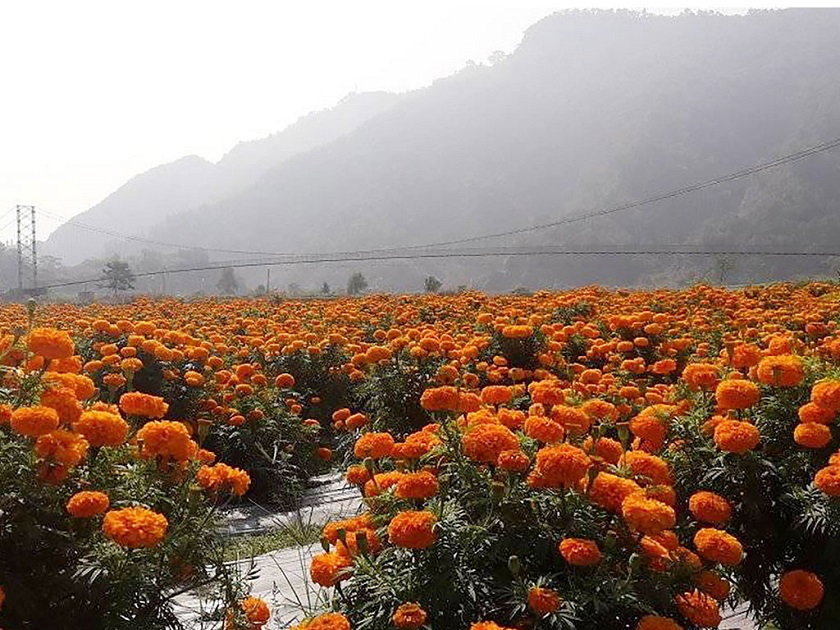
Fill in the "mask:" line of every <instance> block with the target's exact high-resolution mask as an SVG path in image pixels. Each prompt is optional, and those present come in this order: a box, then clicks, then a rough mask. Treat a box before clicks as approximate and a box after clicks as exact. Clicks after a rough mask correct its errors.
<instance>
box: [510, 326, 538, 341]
mask: <svg viewBox="0 0 840 630" xmlns="http://www.w3.org/2000/svg"><path fill="white" fill-rule="evenodd" d="M532 334H534V329H533V328H531V327H530V326H505V327H504V328H502V337H504V338H505V339H527V338H528V337H530V336H531V335H532Z"/></svg>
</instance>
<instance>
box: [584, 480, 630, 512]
mask: <svg viewBox="0 0 840 630" xmlns="http://www.w3.org/2000/svg"><path fill="white" fill-rule="evenodd" d="M640 490H641V488H640V487H639V484H637V483H636V482H635V481H633V480H632V479H626V478H624V477H619V476H617V475H613V474H610V473H607V472H599V473H598V475H597V476H596V477H595V481H594V482H592V486H591V487H590V488H589V499H590V500H591V501H592V502H593V503H596V504H597V505H600V506H601V507H603V508H606V509H607V510H609V511H610V512H614V513H620V512H621V504H622V503H624V499H626V498H627V497H629V496H630V495H631V494H634V493H636V492H639V491H640Z"/></svg>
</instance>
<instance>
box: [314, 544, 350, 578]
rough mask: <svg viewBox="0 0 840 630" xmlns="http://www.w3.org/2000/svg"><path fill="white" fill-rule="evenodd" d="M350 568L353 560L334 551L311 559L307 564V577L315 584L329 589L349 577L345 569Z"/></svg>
mask: <svg viewBox="0 0 840 630" xmlns="http://www.w3.org/2000/svg"><path fill="white" fill-rule="evenodd" d="M352 566H353V560H352V559H351V558H350V557H349V556H347V555H344V554H339V553H336V552H334V551H331V552H329V553H320V554H318V555H316V556H313V557H312V561H311V562H310V564H309V576H310V577H311V578H312V581H313V582H315V584H319V585H321V586H325V587H331V586H335V585H336V584H337V583H338V582H340V581H341V580H346V579H347V578H348V577H350V575H349V573H348V571H347V569H349V568H351V567H352Z"/></svg>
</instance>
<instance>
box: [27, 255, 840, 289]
mask: <svg viewBox="0 0 840 630" xmlns="http://www.w3.org/2000/svg"><path fill="white" fill-rule="evenodd" d="M494 256H703V257H708V256H767V257H813V258H837V257H840V252H785V251H729V250H709V251H693V250H597V251H590V250H561V249H550V248H530V249H529V248H496V249H493V250H492V251H487V249H473V250H462V251H460V252H420V253H413V254H400V253H394V254H385V253H383V254H364V255H359V256H355V257H349V256H341V257H339V256H334V257H323V256H321V257H315V256H313V257H309V258H298V259H295V260H257V261H246V262H239V263H234V264H215V265H203V266H199V267H188V268H182V269H161V270H159V271H144V272H139V273H135V274H134V276H135V277H136V278H146V277H152V276H157V275H160V274H178V273H190V272H198V271H218V270H221V269H226V268H233V269H241V268H248V267H279V266H291V265H309V264H323V263H339V262H362V261H382V260H415V259H436V258H486V257H494ZM104 280H105V278H103V277H102V276H100V277H97V278H88V279H86V280H74V281H69V282H59V283H54V284H49V285H43V286H42V288H44V289H57V288H61V287H68V286H75V285H79V284H87V283H93V282H102V281H104Z"/></svg>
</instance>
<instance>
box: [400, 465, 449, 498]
mask: <svg viewBox="0 0 840 630" xmlns="http://www.w3.org/2000/svg"><path fill="white" fill-rule="evenodd" d="M437 493H438V480H437V477H435V476H434V475H433V474H432V473H430V472H428V471H425V470H423V471H420V472H415V473H408V474H407V475H405V476H404V477H403V478H402V479H400V480H399V481H398V482H397V489H396V491H395V492H394V494H395V495H396V496H398V497H399V498H400V499H429V498H431V497H433V496H435V495H436V494H437Z"/></svg>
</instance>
